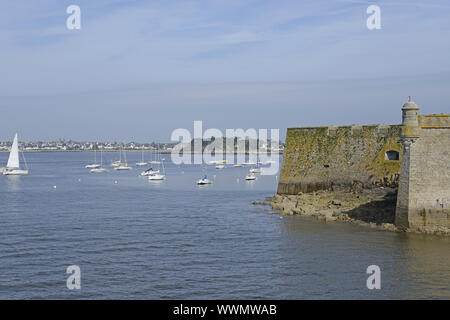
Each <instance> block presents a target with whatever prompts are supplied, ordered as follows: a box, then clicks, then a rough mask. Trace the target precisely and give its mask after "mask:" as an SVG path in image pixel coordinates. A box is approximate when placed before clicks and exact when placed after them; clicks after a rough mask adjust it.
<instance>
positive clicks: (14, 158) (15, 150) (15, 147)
mask: <svg viewBox="0 0 450 320" xmlns="http://www.w3.org/2000/svg"><path fill="white" fill-rule="evenodd" d="M19 167H20V165H19V143H18V141H17V133H16V135H15V136H14V140H13V144H12V147H11V151H10V153H9V158H8V164H7V165H6V168H7V169H19Z"/></svg>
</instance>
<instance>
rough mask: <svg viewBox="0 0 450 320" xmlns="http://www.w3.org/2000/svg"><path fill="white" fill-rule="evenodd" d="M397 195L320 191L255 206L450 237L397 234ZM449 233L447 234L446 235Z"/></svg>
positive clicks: (275, 198)
mask: <svg viewBox="0 0 450 320" xmlns="http://www.w3.org/2000/svg"><path fill="white" fill-rule="evenodd" d="M396 202H397V193H396V190H395V189H391V188H383V187H380V188H373V189H364V190H360V191H343V190H342V191H328V190H321V191H316V192H312V193H299V194H297V195H279V194H277V195H275V196H273V197H269V198H266V201H264V202H258V201H255V202H253V204H255V205H268V206H271V207H272V209H273V212H274V213H279V214H282V215H301V216H310V217H316V218H317V219H319V220H325V221H345V222H350V223H353V224H357V225H361V226H367V227H371V228H377V229H382V230H388V231H397V232H403V231H412V232H421V233H433V234H435V233H436V234H449V235H450V230H443V229H440V230H437V229H436V230H430V229H427V230H400V229H397V228H396V227H395V225H394V220H395V207H396ZM447 231H448V232H447Z"/></svg>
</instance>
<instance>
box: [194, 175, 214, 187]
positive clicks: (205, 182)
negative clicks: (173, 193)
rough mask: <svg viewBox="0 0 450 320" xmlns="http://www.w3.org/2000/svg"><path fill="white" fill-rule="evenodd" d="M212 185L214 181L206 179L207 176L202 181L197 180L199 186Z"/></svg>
mask: <svg viewBox="0 0 450 320" xmlns="http://www.w3.org/2000/svg"><path fill="white" fill-rule="evenodd" d="M211 183H212V181H211V180H209V179H208V178H207V177H206V175H205V176H204V177H203V178H202V179H199V180H197V184H198V185H204V184H211Z"/></svg>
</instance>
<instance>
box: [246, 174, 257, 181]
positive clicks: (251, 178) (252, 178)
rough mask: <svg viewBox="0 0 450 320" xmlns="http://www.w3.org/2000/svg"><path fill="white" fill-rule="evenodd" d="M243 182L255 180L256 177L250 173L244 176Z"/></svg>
mask: <svg viewBox="0 0 450 320" xmlns="http://www.w3.org/2000/svg"><path fill="white" fill-rule="evenodd" d="M245 180H256V176H255V175H254V174H253V173H250V174H248V175H246V176H245Z"/></svg>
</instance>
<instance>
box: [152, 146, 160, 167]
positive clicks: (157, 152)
mask: <svg viewBox="0 0 450 320" xmlns="http://www.w3.org/2000/svg"><path fill="white" fill-rule="evenodd" d="M149 163H150V164H161V154H160V152H159V147H158V148H157V149H156V153H155V160H152V161H150V162H149Z"/></svg>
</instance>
